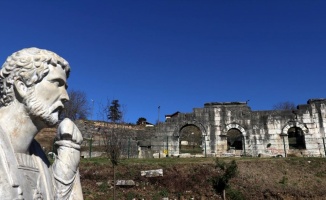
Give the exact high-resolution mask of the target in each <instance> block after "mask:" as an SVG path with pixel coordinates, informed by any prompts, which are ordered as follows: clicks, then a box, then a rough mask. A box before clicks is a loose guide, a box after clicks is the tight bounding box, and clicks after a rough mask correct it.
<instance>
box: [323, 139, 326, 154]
mask: <svg viewBox="0 0 326 200" xmlns="http://www.w3.org/2000/svg"><path fill="white" fill-rule="evenodd" d="M323 145H324V151H325V157H326V146H325V137H323Z"/></svg>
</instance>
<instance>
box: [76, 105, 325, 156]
mask: <svg viewBox="0 0 326 200" xmlns="http://www.w3.org/2000/svg"><path fill="white" fill-rule="evenodd" d="M325 105H326V99H309V100H308V102H307V104H303V105H298V106H297V109H295V110H266V111H252V110H251V108H250V107H249V106H248V105H247V103H246V102H212V103H206V104H205V105H204V107H203V108H194V109H193V112H191V113H180V112H176V113H174V114H172V115H167V118H166V121H165V122H163V123H159V124H157V125H156V126H155V127H154V128H150V129H146V128H135V127H134V128H132V127H131V128H130V131H129V133H128V137H126V138H128V139H125V143H126V144H127V143H128V145H129V146H128V145H125V146H126V148H128V149H129V150H128V151H126V150H125V151H124V152H125V153H126V152H128V155H126V154H124V156H125V157H127V156H128V157H134V158H142V157H166V156H175V157H189V156H197V157H206V156H210V157H223V156H254V157H257V156H282V157H286V156H290V155H293V156H314V157H317V156H321V157H324V156H325V154H326V147H325V131H324V127H325V126H326V106H325ZM189 126H193V127H195V128H197V130H198V131H197V132H196V133H195V134H194V133H192V134H194V135H196V134H197V135H196V138H195V140H196V141H191V140H190V139H188V141H184V139H183V138H185V137H186V136H185V134H189V133H184V132H183V131H182V130H183V129H184V128H186V127H189ZM84 127H85V126H84ZM80 129H81V130H85V128H83V127H80ZM92 130H96V128H93V129H92ZM82 132H84V131H82ZM145 132H146V134H144V133H145ZM84 133H85V132H84ZM86 134H89V133H86ZM190 137H191V136H189V137H188V138H190ZM187 144H196V145H197V146H198V148H199V152H198V151H197V153H196V154H189V153H188V154H187V153H182V151H181V148H182V146H183V145H187ZM127 146H128V147H127ZM130 149H133V150H132V152H131V151H130Z"/></svg>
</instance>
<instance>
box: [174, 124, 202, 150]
mask: <svg viewBox="0 0 326 200" xmlns="http://www.w3.org/2000/svg"><path fill="white" fill-rule="evenodd" d="M201 145H202V133H201V131H200V129H199V128H198V127H197V126H195V125H191V124H190V125H186V126H184V127H182V128H181V130H180V138H179V152H180V153H181V154H182V153H190V154H201V153H202V151H203V150H202V146H201Z"/></svg>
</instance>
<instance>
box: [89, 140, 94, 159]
mask: <svg viewBox="0 0 326 200" xmlns="http://www.w3.org/2000/svg"><path fill="white" fill-rule="evenodd" d="M92 140H93V137H91V139H90V140H89V158H92Z"/></svg>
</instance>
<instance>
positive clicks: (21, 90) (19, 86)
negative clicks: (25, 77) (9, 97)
mask: <svg viewBox="0 0 326 200" xmlns="http://www.w3.org/2000/svg"><path fill="white" fill-rule="evenodd" d="M14 85H15V89H16V91H17V93H18V95H19V96H20V97H22V98H24V97H25V96H26V94H27V90H28V88H27V86H26V85H25V83H24V82H22V81H20V80H16V81H15V83H14Z"/></svg>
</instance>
